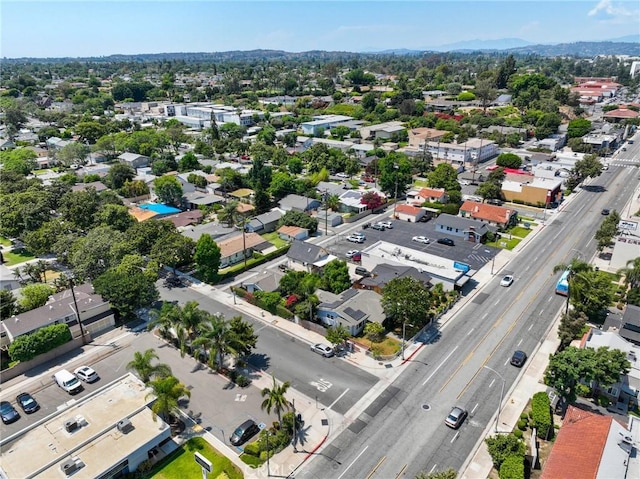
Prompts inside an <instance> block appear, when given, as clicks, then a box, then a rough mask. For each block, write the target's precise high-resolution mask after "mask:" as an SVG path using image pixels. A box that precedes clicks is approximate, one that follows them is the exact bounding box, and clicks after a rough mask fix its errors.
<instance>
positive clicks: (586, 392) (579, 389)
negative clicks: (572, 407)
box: [576, 383, 591, 398]
mask: <svg viewBox="0 0 640 479" xmlns="http://www.w3.org/2000/svg"><path fill="white" fill-rule="evenodd" d="M576 394H577V395H578V396H580V397H583V398H586V397H589V396H590V395H591V388H590V387H589V386H587V385H586V384H582V383H581V384H578V385H577V386H576Z"/></svg>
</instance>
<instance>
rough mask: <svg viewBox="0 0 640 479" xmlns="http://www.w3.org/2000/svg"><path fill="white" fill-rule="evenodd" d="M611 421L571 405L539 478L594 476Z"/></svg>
mask: <svg viewBox="0 0 640 479" xmlns="http://www.w3.org/2000/svg"><path fill="white" fill-rule="evenodd" d="M612 421H613V419H612V418H611V417H609V416H601V415H598V414H594V413H592V412H589V411H585V410H582V409H578V408H576V407H573V406H569V408H568V409H567V414H566V416H565V417H564V421H563V422H562V427H561V428H560V431H559V432H558V436H557V437H556V441H555V443H554V445H553V448H552V449H551V454H550V455H549V458H548V459H547V462H546V463H545V464H543V467H542V476H541V477H540V479H577V478H580V479H590V478H593V479H595V478H596V477H597V475H598V469H599V467H600V460H601V458H602V453H603V451H604V446H605V444H606V442H607V437H608V436H609V429H610V428H611V422H612Z"/></svg>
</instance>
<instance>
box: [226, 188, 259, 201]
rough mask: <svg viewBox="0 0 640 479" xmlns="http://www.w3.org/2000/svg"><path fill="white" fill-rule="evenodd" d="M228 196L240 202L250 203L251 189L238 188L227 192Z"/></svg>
mask: <svg viewBox="0 0 640 479" xmlns="http://www.w3.org/2000/svg"><path fill="white" fill-rule="evenodd" d="M229 196H230V197H231V198H233V199H234V200H238V201H240V202H241V203H251V198H253V190H252V189H250V188H240V189H238V190H235V191H232V192H231V193H229Z"/></svg>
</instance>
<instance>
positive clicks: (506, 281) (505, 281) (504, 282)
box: [500, 274, 513, 288]
mask: <svg viewBox="0 0 640 479" xmlns="http://www.w3.org/2000/svg"><path fill="white" fill-rule="evenodd" d="M512 284H513V276H511V275H510V274H508V275H506V276H505V277H504V278H502V280H501V281H500V286H504V287H506V288H508V287H509V286H511V285H512Z"/></svg>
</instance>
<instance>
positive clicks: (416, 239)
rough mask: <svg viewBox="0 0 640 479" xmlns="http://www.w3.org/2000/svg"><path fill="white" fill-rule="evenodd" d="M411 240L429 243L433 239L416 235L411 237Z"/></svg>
mask: <svg viewBox="0 0 640 479" xmlns="http://www.w3.org/2000/svg"><path fill="white" fill-rule="evenodd" d="M411 241H415V242H416V243H422V244H429V243H431V240H430V239H429V238H427V237H426V236H414V237H413V238H411Z"/></svg>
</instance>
